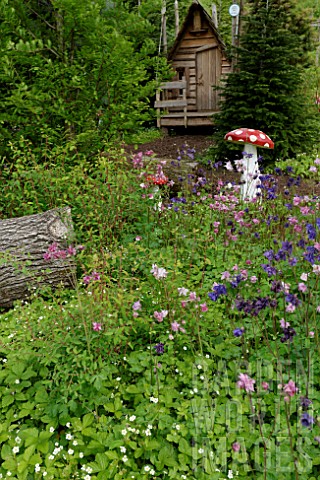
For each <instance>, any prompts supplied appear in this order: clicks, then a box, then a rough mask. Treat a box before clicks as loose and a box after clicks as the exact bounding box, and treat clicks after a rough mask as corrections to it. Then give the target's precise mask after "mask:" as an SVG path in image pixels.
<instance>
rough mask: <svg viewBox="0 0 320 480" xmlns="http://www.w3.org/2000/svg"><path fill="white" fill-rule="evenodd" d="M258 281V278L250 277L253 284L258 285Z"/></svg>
mask: <svg viewBox="0 0 320 480" xmlns="http://www.w3.org/2000/svg"><path fill="white" fill-rule="evenodd" d="M257 281H258V277H256V276H255V275H252V277H250V282H251V283H256V282H257Z"/></svg>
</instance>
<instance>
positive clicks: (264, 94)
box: [214, 0, 316, 159]
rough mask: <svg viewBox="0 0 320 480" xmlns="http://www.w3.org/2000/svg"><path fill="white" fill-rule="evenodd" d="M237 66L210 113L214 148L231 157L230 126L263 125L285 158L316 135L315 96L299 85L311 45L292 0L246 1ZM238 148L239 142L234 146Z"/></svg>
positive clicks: (305, 23) (308, 31)
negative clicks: (226, 137) (213, 114)
mask: <svg viewBox="0 0 320 480" xmlns="http://www.w3.org/2000/svg"><path fill="white" fill-rule="evenodd" d="M243 24H244V30H243V34H242V35H241V38H240V44H241V45H240V48H238V49H236V52H234V53H235V54H236V56H237V59H235V62H236V67H235V69H234V72H233V73H230V74H229V75H228V77H227V80H226V83H225V85H224V87H223V88H222V101H221V112H220V113H219V114H218V115H217V116H216V117H215V119H214V120H215V125H216V127H217V131H216V133H215V136H214V137H215V140H216V153H217V156H218V157H219V158H220V159H222V158H227V157H228V158H232V155H231V150H233V146H232V145H230V144H227V142H225V141H224V140H223V137H224V135H225V134H226V133H227V132H228V131H230V130H233V129H235V128H239V127H247V128H254V129H258V130H262V131H263V132H265V133H266V134H268V135H269V136H270V137H271V138H272V140H273V141H274V142H275V150H274V152H273V155H271V152H270V153H269V152H267V154H266V155H265V152H266V150H263V152H262V153H263V154H264V157H265V158H269V159H270V158H273V159H276V158H282V159H284V158H288V157H292V156H295V155H296V154H297V153H299V152H301V151H304V149H305V148H307V147H308V145H310V144H311V142H312V141H313V139H314V135H315V125H316V122H315V111H316V109H315V107H314V106H313V105H312V101H313V100H314V99H313V98H312V96H311V95H310V96H308V92H306V91H305V90H304V84H303V81H304V72H305V70H306V68H307V66H308V53H309V52H310V50H311V48H312V40H311V28H310V17H309V16H305V15H302V13H299V12H298V10H297V9H296V8H295V4H294V0H249V2H248V14H247V15H246V16H245V17H244V18H243ZM238 150H239V147H238Z"/></svg>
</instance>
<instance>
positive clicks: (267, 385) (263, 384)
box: [261, 382, 269, 390]
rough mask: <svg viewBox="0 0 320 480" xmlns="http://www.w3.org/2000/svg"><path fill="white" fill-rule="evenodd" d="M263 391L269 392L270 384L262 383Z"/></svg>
mask: <svg viewBox="0 0 320 480" xmlns="http://www.w3.org/2000/svg"><path fill="white" fill-rule="evenodd" d="M261 386H262V388H263V390H269V383H268V382H262V384H261Z"/></svg>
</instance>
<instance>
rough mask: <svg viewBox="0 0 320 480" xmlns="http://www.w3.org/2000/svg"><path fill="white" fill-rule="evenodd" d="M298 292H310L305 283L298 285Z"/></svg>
mask: <svg viewBox="0 0 320 480" xmlns="http://www.w3.org/2000/svg"><path fill="white" fill-rule="evenodd" d="M298 290H299V292H302V293H305V292H306V291H307V290H308V287H307V285H306V284H305V283H302V282H301V283H299V284H298Z"/></svg>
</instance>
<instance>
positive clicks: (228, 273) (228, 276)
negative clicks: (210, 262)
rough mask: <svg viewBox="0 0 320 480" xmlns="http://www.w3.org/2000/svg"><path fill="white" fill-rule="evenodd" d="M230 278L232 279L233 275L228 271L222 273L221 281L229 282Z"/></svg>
mask: <svg viewBox="0 0 320 480" xmlns="http://www.w3.org/2000/svg"><path fill="white" fill-rule="evenodd" d="M230 277H231V273H230V272H228V270H226V271H225V272H222V273H221V280H229V278H230Z"/></svg>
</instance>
